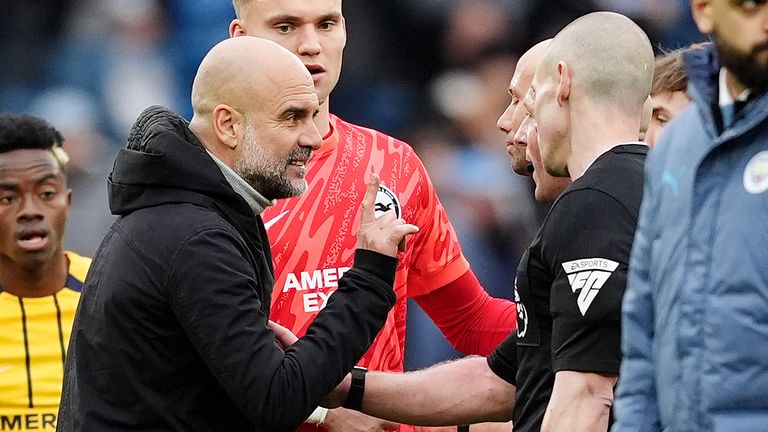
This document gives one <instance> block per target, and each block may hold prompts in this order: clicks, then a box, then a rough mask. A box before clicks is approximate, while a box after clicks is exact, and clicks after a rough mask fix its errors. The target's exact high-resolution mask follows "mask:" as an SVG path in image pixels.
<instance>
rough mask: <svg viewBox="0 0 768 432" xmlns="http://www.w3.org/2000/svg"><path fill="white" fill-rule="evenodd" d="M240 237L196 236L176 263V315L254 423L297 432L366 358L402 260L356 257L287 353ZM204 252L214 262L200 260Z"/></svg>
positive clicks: (172, 284)
mask: <svg viewBox="0 0 768 432" xmlns="http://www.w3.org/2000/svg"><path fill="white" fill-rule="evenodd" d="M242 247H243V246H242V244H241V243H240V242H239V239H237V238H235V237H234V236H233V235H232V234H231V233H229V232H227V231H225V230H221V229H213V230H208V231H204V232H202V233H199V234H197V235H196V236H194V237H193V238H192V239H191V240H189V242H188V243H187V244H186V245H185V246H184V247H183V248H182V249H181V250H180V251H179V252H178V253H177V254H176V256H175V258H174V262H175V264H174V269H173V274H172V275H171V279H170V281H169V286H170V287H171V288H172V289H171V296H172V297H173V298H172V299H171V305H172V308H173V310H174V312H175V314H176V316H177V318H178V320H179V322H180V323H181V325H182V327H184V329H185V332H186V333H187V334H188V336H189V338H190V341H191V342H192V344H193V345H194V346H195V349H196V350H197V351H198V353H199V355H200V357H201V358H202V359H203V361H204V362H205V363H206V365H207V366H208V368H209V369H210V371H211V373H212V374H213V375H214V376H215V377H216V379H217V380H218V381H219V383H220V385H221V386H222V388H224V390H225V391H226V392H227V393H228V394H229V396H230V397H231V398H232V400H233V401H234V402H235V403H236V404H238V406H239V408H240V410H241V411H242V412H243V413H244V414H245V416H246V417H247V418H248V419H249V420H250V421H251V423H253V424H254V425H256V426H257V427H259V428H262V429H266V430H295V429H296V428H297V427H298V426H299V425H300V424H301V423H303V422H304V420H305V419H306V418H307V417H308V416H309V414H310V413H311V412H312V410H313V409H315V408H316V407H317V406H318V405H319V404H320V403H321V401H322V400H323V399H324V398H325V396H326V395H327V394H328V393H329V392H330V391H331V390H332V389H333V388H334V387H335V386H336V385H338V383H339V382H341V380H342V379H343V377H344V376H345V375H346V374H347V373H348V372H349V371H350V370H351V369H352V366H354V365H355V363H356V362H357V361H359V359H360V358H361V357H362V356H363V354H365V352H366V351H367V350H368V348H369V346H370V345H371V343H372V342H373V339H374V337H375V336H376V334H377V333H378V331H379V330H380V329H381V327H382V326H383V325H384V322H385V320H386V317H387V313H388V311H389V310H390V309H391V308H392V306H393V305H394V303H395V294H394V291H393V289H392V284H393V281H394V275H395V269H396V266H397V260H396V259H395V258H390V257H387V256H384V255H380V254H378V253H375V252H371V251H357V252H356V254H355V264H354V266H353V268H352V269H350V270H349V271H348V272H346V273H345V275H344V277H342V278H341V279H340V280H339V289H338V291H337V292H336V293H334V295H333V296H332V297H331V299H330V300H329V302H328V305H327V307H326V308H325V309H324V310H323V311H322V312H321V313H320V314H319V315H318V316H317V318H316V319H315V321H314V322H313V323H312V324H311V325H310V327H309V329H308V330H307V333H306V335H305V336H304V337H303V338H301V339H300V340H299V341H298V342H296V343H295V344H294V345H293V346H291V347H289V348H288V349H287V350H285V351H283V350H281V349H280V348H278V347H277V346H276V345H275V336H274V334H273V333H272V331H271V330H270V329H269V328H268V327H267V319H268V317H266V316H264V314H263V313H262V312H261V308H260V307H259V306H260V302H261V301H270V299H259V298H258V295H257V293H258V292H260V291H259V290H258V287H257V286H256V284H257V283H258V282H257V280H255V278H254V269H253V268H252V266H251V265H250V264H249V263H248V261H247V260H246V259H244V258H243V252H244V251H243V250H242ZM201 251H205V253H201Z"/></svg>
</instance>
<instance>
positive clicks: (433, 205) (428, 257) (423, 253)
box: [407, 153, 469, 297]
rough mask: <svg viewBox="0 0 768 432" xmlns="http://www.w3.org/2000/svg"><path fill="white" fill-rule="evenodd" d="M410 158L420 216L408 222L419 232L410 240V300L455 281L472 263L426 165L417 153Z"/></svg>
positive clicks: (418, 214) (417, 215) (415, 198)
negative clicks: (464, 252)
mask: <svg viewBox="0 0 768 432" xmlns="http://www.w3.org/2000/svg"><path fill="white" fill-rule="evenodd" d="M411 155H412V157H411V162H410V163H412V164H413V165H414V166H415V167H416V169H415V173H414V175H415V176H416V178H417V179H418V185H416V186H415V187H416V188H417V192H416V193H415V194H414V197H413V199H414V200H417V201H416V203H415V205H417V206H418V212H417V214H416V217H415V219H414V221H413V222H411V221H408V222H411V223H414V224H416V225H417V226H418V227H419V232H418V233H417V234H416V235H414V236H413V238H412V239H410V241H412V242H413V243H412V247H413V255H412V257H411V263H410V270H409V275H408V285H407V286H408V297H416V296H420V295H424V294H427V293H430V292H432V291H434V290H435V289H438V288H441V287H443V286H445V285H447V284H449V283H451V282H453V281H455V280H456V279H458V278H459V277H461V276H462V275H463V274H465V273H466V272H467V271H468V270H469V262H468V261H467V259H466V258H465V257H464V255H463V254H462V252H461V246H460V245H459V238H458V236H457V235H456V231H455V230H454V229H453V225H451V221H450V220H449V219H448V214H447V213H446V211H445V208H444V207H443V205H442V203H441V202H440V198H438V196H437V192H436V191H435V187H434V185H433V184H432V180H431V179H430V178H429V174H427V170H426V169H425V168H424V164H423V163H422V162H421V160H419V159H418V157H417V156H416V154H415V153H411Z"/></svg>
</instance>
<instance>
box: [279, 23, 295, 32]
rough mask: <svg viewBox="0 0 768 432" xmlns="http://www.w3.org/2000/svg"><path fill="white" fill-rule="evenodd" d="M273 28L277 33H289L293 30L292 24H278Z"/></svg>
mask: <svg viewBox="0 0 768 432" xmlns="http://www.w3.org/2000/svg"><path fill="white" fill-rule="evenodd" d="M275 30H277V32H278V33H290V32H291V31H292V30H293V26H292V25H290V24H278V25H276V26H275Z"/></svg>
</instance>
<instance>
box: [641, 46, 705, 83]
mask: <svg viewBox="0 0 768 432" xmlns="http://www.w3.org/2000/svg"><path fill="white" fill-rule="evenodd" d="M706 45H707V44H706V43H699V44H693V45H690V46H687V47H684V48H679V49H676V50H673V51H667V52H665V53H662V55H660V56H658V57H656V61H655V62H654V71H653V84H652V85H651V94H652V95H655V94H657V93H661V92H676V91H681V92H685V91H686V90H687V89H688V74H687V72H686V70H685V64H684V63H683V56H684V55H685V54H686V53H689V52H691V51H696V50H700V49H702V48H704V47H705V46H706Z"/></svg>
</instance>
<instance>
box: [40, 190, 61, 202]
mask: <svg viewBox="0 0 768 432" xmlns="http://www.w3.org/2000/svg"><path fill="white" fill-rule="evenodd" d="M57 193H58V191H57V190H56V189H53V188H47V189H43V190H41V191H40V199H42V200H43V201H51V200H52V199H54V198H56V195H57Z"/></svg>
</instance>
